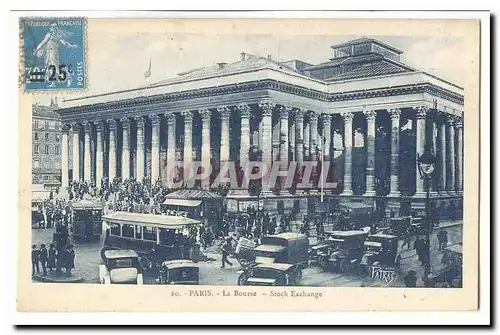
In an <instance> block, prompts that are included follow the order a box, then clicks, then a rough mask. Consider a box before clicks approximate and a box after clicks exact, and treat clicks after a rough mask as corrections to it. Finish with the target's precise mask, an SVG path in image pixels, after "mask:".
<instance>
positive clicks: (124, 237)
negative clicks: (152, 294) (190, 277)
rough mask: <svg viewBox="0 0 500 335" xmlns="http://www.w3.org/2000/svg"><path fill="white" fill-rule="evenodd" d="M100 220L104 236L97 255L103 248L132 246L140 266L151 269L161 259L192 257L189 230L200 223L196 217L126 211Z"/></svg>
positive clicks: (126, 247) (155, 268) (128, 247)
mask: <svg viewBox="0 0 500 335" xmlns="http://www.w3.org/2000/svg"><path fill="white" fill-rule="evenodd" d="M102 220H103V222H104V225H105V227H106V238H105V239H104V247H103V248H102V250H101V258H102V257H103V255H104V253H105V252H106V250H113V249H132V250H134V251H135V252H137V254H139V256H140V261H141V264H142V265H143V267H144V269H147V270H153V271H154V272H156V271H158V270H159V267H160V266H161V264H162V263H163V262H164V261H168V260H179V259H190V258H191V257H192V254H191V253H190V251H191V248H192V247H193V242H192V241H191V239H190V238H189V231H190V229H191V228H192V227H195V226H198V225H200V224H201V223H200V221H198V220H195V219H190V218H186V217H182V216H169V215H153V214H139V213H129V212H114V213H111V214H107V215H104V216H102ZM156 274H157V273H156ZM156 274H155V275H156Z"/></svg>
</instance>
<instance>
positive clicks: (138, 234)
mask: <svg viewBox="0 0 500 335" xmlns="http://www.w3.org/2000/svg"><path fill="white" fill-rule="evenodd" d="M135 238H136V239H138V240H140V239H142V229H141V226H135Z"/></svg>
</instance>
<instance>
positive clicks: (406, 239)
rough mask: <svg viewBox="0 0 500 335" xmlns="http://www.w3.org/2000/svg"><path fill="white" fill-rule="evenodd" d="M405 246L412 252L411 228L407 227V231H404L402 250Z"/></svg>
mask: <svg viewBox="0 0 500 335" xmlns="http://www.w3.org/2000/svg"><path fill="white" fill-rule="evenodd" d="M405 245H406V246H408V248H406V249H407V250H410V248H411V234H410V226H408V227H406V229H405V230H404V231H403V244H402V245H401V249H403V248H404V246H405Z"/></svg>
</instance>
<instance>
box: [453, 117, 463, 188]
mask: <svg viewBox="0 0 500 335" xmlns="http://www.w3.org/2000/svg"><path fill="white" fill-rule="evenodd" d="M455 129H456V134H457V155H456V157H457V162H456V167H455V168H456V173H455V179H456V180H455V184H456V187H455V190H456V192H457V193H458V194H460V195H461V194H462V193H463V177H464V176H463V172H462V168H463V167H462V166H463V154H464V153H463V149H464V146H463V121H462V118H461V117H457V118H456V119H455Z"/></svg>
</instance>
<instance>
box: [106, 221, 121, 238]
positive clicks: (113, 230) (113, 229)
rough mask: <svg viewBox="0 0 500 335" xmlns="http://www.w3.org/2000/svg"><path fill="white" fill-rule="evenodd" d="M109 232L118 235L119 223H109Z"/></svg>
mask: <svg viewBox="0 0 500 335" xmlns="http://www.w3.org/2000/svg"><path fill="white" fill-rule="evenodd" d="M109 233H110V234H111V235H114V236H120V235H121V234H120V225H119V224H117V223H113V224H111V229H110V230H109Z"/></svg>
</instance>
